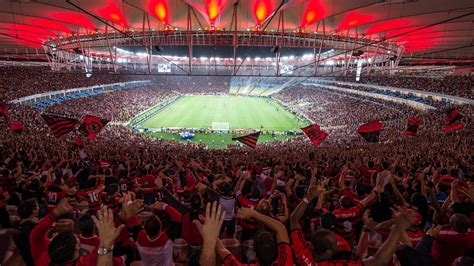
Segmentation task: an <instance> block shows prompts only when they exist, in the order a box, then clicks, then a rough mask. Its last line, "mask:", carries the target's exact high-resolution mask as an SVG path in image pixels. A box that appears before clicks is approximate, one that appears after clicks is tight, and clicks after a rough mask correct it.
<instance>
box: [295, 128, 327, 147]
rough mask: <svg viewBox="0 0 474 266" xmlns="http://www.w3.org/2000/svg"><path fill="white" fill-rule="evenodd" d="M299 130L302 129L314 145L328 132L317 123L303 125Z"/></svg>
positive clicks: (322, 139)
mask: <svg viewBox="0 0 474 266" xmlns="http://www.w3.org/2000/svg"><path fill="white" fill-rule="evenodd" d="M301 130H303V132H304V133H305V134H306V136H308V138H309V139H310V140H311V142H312V143H313V144H314V145H319V144H320V143H321V142H323V141H324V140H325V139H326V137H327V136H328V133H326V132H325V131H322V130H321V129H320V128H319V126H318V125H317V124H313V125H309V126H307V127H303V128H301Z"/></svg>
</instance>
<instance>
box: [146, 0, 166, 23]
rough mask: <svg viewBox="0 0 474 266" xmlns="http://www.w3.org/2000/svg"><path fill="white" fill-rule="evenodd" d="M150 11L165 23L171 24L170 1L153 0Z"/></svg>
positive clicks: (149, 6) (149, 7)
mask: <svg viewBox="0 0 474 266" xmlns="http://www.w3.org/2000/svg"><path fill="white" fill-rule="evenodd" d="M148 9H149V12H150V13H151V14H152V15H153V16H155V17H156V18H157V19H158V20H159V21H160V22H161V23H163V24H164V25H168V24H169V20H170V19H169V15H168V14H169V13H168V3H167V1H166V0H152V1H150V3H149V5H148Z"/></svg>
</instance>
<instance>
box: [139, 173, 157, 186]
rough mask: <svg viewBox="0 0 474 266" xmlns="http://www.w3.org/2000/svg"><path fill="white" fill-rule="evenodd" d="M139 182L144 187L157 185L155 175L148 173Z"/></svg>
mask: <svg viewBox="0 0 474 266" xmlns="http://www.w3.org/2000/svg"><path fill="white" fill-rule="evenodd" d="M138 184H139V185H140V186H141V187H142V188H154V187H155V186H156V185H155V177H154V176H152V175H146V176H144V177H142V178H140V179H139V180H138Z"/></svg>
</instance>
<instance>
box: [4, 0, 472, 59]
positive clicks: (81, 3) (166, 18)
mask: <svg viewBox="0 0 474 266" xmlns="http://www.w3.org/2000/svg"><path fill="white" fill-rule="evenodd" d="M188 8H189V11H188ZM0 12H1V16H0V51H1V50H2V49H5V48H18V47H21V48H25V47H31V48H39V47H41V45H40V44H41V43H42V42H44V41H46V40H48V38H55V37H58V36H67V35H71V34H75V33H81V34H90V33H93V32H96V31H97V32H104V31H105V29H106V27H109V30H110V29H111V28H116V29H120V30H134V31H140V30H142V29H143V27H144V25H145V26H146V27H147V28H148V27H150V28H152V29H155V30H163V29H172V30H178V31H179V30H186V29H187V27H188V18H189V20H190V21H191V27H192V29H193V30H204V31H205V30H209V29H212V30H224V31H225V30H231V29H232V27H233V25H234V24H233V23H234V18H235V17H237V28H238V30H241V31H247V30H248V31H253V30H255V29H257V28H258V29H260V30H266V31H279V30H281V28H279V25H280V23H279V21H280V17H281V16H280V14H283V16H282V17H283V18H282V19H283V21H284V23H283V25H284V29H285V31H286V32H293V31H296V32H316V31H317V32H321V31H323V26H324V30H325V33H326V34H336V35H337V34H339V35H343V36H345V35H347V34H348V35H351V36H354V35H357V36H359V37H360V36H366V37H367V38H372V39H380V38H382V39H383V38H386V39H391V40H394V41H396V42H398V43H401V44H403V45H404V47H405V50H404V57H405V58H407V57H410V56H415V57H420V56H424V57H427V58H450V59H463V58H464V59H465V58H472V57H473V52H474V48H473V38H474V1H473V0H452V1H449V0H350V1H349V0H283V1H280V0H239V1H235V0H123V1H121V0H94V1H91V0H67V1H64V0H47V1H46V0H44V1H40V0H10V1H1V2H0ZM234 12H236V14H237V15H236V16H234ZM323 22H324V23H323ZM148 23H149V25H148ZM106 24H109V26H106ZM110 26H112V27H110Z"/></svg>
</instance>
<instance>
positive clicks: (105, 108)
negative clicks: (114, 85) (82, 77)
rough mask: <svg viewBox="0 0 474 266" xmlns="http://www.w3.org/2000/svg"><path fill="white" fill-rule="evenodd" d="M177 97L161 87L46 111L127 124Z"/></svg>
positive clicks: (104, 95) (79, 100) (87, 99)
mask: <svg viewBox="0 0 474 266" xmlns="http://www.w3.org/2000/svg"><path fill="white" fill-rule="evenodd" d="M173 95H175V93H174V92H172V91H171V90H168V89H160V88H159V87H145V88H135V89H131V90H120V91H115V92H108V93H102V94H97V95H94V96H89V97H84V98H77V99H74V100H70V101H65V102H63V103H61V104H56V105H52V106H50V107H49V108H48V109H47V110H46V111H47V112H53V113H66V114H75V115H76V116H79V117H83V116H85V115H86V114H89V115H96V116H102V117H103V118H104V119H108V120H111V121H113V122H121V123H125V122H128V121H129V120H130V119H132V118H133V117H134V116H136V115H137V114H138V113H140V112H142V111H145V110H146V109H148V108H150V107H152V106H154V105H156V104H158V103H160V102H162V101H165V100H166V99H168V98H170V97H172V96H173Z"/></svg>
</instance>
